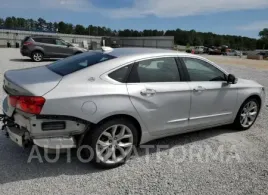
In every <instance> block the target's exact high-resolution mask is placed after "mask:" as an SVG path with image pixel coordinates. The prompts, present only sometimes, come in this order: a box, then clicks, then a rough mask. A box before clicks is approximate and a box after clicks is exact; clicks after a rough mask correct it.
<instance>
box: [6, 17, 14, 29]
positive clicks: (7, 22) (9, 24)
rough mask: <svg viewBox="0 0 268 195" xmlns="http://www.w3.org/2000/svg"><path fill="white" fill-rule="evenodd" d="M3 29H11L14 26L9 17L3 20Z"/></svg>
mask: <svg viewBox="0 0 268 195" xmlns="http://www.w3.org/2000/svg"><path fill="white" fill-rule="evenodd" d="M5 27H6V28H13V27H14V25H13V20H12V18H11V17H7V18H6V20H5Z"/></svg>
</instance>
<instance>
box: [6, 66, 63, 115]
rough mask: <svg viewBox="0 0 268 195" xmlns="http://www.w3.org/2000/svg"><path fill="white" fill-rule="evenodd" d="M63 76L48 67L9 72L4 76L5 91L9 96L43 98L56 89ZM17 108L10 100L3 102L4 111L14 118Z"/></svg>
mask: <svg viewBox="0 0 268 195" xmlns="http://www.w3.org/2000/svg"><path fill="white" fill-rule="evenodd" d="M61 79H62V76H60V75H58V74H56V73H54V72H52V71H51V70H49V69H48V68H47V67H46V66H40V67H35V68H27V69H19V70H9V71H7V72H5V75H4V85H3V88H4V91H5V92H6V93H7V95H8V96H10V95H12V96H43V95H45V94H46V93H47V92H49V91H51V90H52V89H53V88H55V87H56V86H57V85H58V83H59V82H60V81H61ZM14 110H15V108H14V107H12V106H11V105H10V104H9V102H8V98H5V99H4V101H3V111H4V113H5V114H6V115H8V116H12V114H13V112H14Z"/></svg>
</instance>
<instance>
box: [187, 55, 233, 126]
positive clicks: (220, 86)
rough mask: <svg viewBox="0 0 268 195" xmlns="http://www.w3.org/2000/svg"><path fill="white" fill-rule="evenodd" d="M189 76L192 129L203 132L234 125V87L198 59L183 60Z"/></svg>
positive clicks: (214, 69) (215, 69) (212, 66)
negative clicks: (212, 127)
mask: <svg viewBox="0 0 268 195" xmlns="http://www.w3.org/2000/svg"><path fill="white" fill-rule="evenodd" d="M183 61H184V64H185V66H186V69H187V71H188V74H189V77H190V78H189V79H190V81H189V86H190V89H191V91H192V92H191V109H190V118H189V128H195V127H196V128H202V127H203V126H204V127H208V126H214V125H218V124H219V125H220V124H226V123H230V122H232V119H233V114H236V113H234V108H235V105H236V101H237V89H236V87H235V85H232V84H227V82H226V78H227V75H225V73H224V72H223V71H221V70H220V69H218V68H217V67H216V66H214V65H212V64H210V63H208V62H206V61H203V60H201V59H196V58H188V57H187V58H183Z"/></svg>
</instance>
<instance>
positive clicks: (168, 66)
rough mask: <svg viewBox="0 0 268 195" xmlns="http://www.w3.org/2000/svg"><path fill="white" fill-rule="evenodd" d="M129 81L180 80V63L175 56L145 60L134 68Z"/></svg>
mask: <svg viewBox="0 0 268 195" xmlns="http://www.w3.org/2000/svg"><path fill="white" fill-rule="evenodd" d="M128 79H129V80H128V82H129V83H155V82H179V81H180V80H181V79H180V74H179V70H178V65H177V62H176V60H175V58H173V57H165V58H156V59H150V60H143V61H140V62H138V63H136V65H135V66H134V67H133V68H132V70H131V74H130V76H129V78H128Z"/></svg>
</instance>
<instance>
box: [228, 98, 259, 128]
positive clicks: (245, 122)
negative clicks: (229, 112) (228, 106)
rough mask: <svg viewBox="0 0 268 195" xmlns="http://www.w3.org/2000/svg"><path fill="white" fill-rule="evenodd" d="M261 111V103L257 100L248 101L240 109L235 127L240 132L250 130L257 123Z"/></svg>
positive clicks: (250, 99)
mask: <svg viewBox="0 0 268 195" xmlns="http://www.w3.org/2000/svg"><path fill="white" fill-rule="evenodd" d="M259 111H260V103H259V101H258V100H257V99H256V98H249V99H247V100H246V101H245V102H244V103H243V104H242V106H241V107H240V109H239V111H238V113H237V116H236V118H235V121H234V124H233V125H234V127H235V128H236V129H238V130H247V129H249V128H250V127H251V126H252V125H253V124H254V123H255V121H256V119H257V116H258V114H259Z"/></svg>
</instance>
